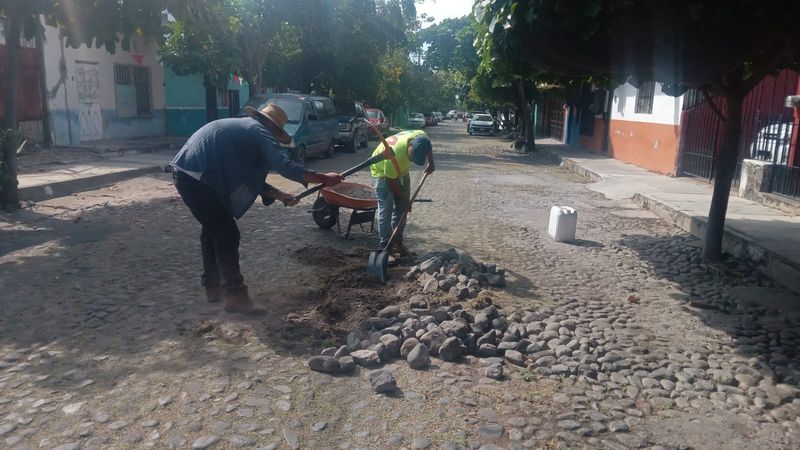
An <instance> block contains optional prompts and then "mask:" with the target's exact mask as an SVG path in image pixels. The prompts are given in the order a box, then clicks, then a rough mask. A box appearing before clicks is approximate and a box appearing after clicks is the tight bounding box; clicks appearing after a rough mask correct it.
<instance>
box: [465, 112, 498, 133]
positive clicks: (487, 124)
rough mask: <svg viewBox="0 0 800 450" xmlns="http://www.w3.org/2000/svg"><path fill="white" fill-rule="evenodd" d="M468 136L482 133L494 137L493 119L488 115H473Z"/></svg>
mask: <svg viewBox="0 0 800 450" xmlns="http://www.w3.org/2000/svg"><path fill="white" fill-rule="evenodd" d="M467 131H469V135H470V136H472V134H473V133H482V134H488V135H490V136H494V118H492V116H490V115H489V114H475V115H474V116H472V120H471V121H470V122H469V129H468V130H467Z"/></svg>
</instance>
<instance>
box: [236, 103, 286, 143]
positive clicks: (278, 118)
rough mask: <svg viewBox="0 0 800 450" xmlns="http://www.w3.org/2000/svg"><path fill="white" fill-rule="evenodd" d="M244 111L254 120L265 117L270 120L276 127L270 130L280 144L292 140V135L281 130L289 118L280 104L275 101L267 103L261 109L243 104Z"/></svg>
mask: <svg viewBox="0 0 800 450" xmlns="http://www.w3.org/2000/svg"><path fill="white" fill-rule="evenodd" d="M244 112H245V113H247V115H249V116H250V117H252V118H254V119H256V120H264V119H266V120H269V121H270V122H272V124H273V125H275V127H276V128H277V129H274V130H270V131H272V134H273V135H275V139H277V140H278V142H280V143H281V144H288V143H290V142H292V137H291V136H289V135H288V134H287V133H286V131H284V130H283V126H284V125H286V121H287V120H289V118H288V117H286V112H285V111H284V110H282V109H281V107H280V106H278V105H276V104H275V103H267V106H265V107H264V108H262V109H261V111H259V110H257V109H255V108H252V107H250V106H245V107H244Z"/></svg>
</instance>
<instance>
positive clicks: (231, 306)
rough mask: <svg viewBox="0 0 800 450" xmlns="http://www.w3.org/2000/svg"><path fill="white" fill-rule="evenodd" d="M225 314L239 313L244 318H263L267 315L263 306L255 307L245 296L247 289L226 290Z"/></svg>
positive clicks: (247, 296) (244, 287)
mask: <svg viewBox="0 0 800 450" xmlns="http://www.w3.org/2000/svg"><path fill="white" fill-rule="evenodd" d="M223 309H225V312H228V313H239V314H244V315H246V316H263V315H264V314H266V313H267V310H266V308H264V307H263V306H256V304H255V303H253V300H251V299H250V296H249V295H248V294H247V287H246V286H243V287H236V288H232V289H228V291H227V292H226V293H225V306H224V308H223Z"/></svg>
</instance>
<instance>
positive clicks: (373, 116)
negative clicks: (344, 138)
mask: <svg viewBox="0 0 800 450" xmlns="http://www.w3.org/2000/svg"><path fill="white" fill-rule="evenodd" d="M367 120H368V121H369V123H371V124H372V125H374V126H375V128H377V129H379V130H380V131H381V133H383V134H386V133H388V132H389V119H388V118H387V117H386V115H385V114H384V113H383V111H381V110H380V109H378V108H367ZM369 135H370V136H375V137H378V136H377V135H376V134H375V130H373V129H372V128H370V129H369Z"/></svg>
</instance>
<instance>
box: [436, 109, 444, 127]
mask: <svg viewBox="0 0 800 450" xmlns="http://www.w3.org/2000/svg"><path fill="white" fill-rule="evenodd" d="M433 117H435V118H436V124H437V125H438V124H439V122H441V121H442V120H444V116H443V115H442V113H440V112H439V111H434V112H433Z"/></svg>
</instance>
